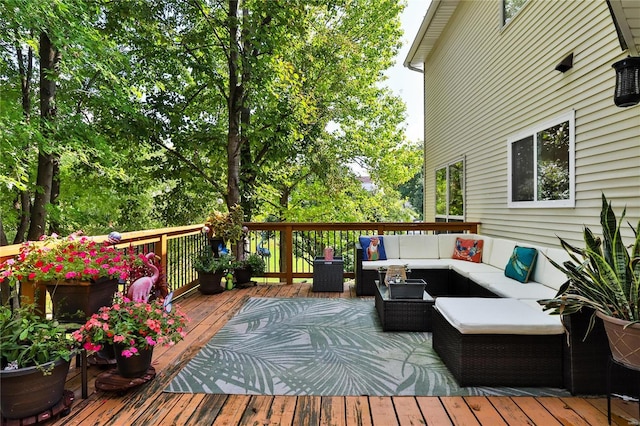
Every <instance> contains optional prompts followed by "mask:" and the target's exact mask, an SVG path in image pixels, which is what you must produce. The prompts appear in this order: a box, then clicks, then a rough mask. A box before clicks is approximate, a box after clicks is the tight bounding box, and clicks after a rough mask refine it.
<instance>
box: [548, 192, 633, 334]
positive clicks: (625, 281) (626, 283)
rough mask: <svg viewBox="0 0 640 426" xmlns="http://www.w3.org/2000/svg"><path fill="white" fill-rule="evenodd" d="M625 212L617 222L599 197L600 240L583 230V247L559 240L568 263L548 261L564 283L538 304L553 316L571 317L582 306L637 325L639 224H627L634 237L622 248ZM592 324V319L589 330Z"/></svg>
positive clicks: (604, 201) (589, 231) (586, 229)
mask: <svg viewBox="0 0 640 426" xmlns="http://www.w3.org/2000/svg"><path fill="white" fill-rule="evenodd" d="M625 212H626V209H624V210H623V212H622V216H621V217H620V221H617V220H616V215H615V213H614V211H613V208H612V207H611V203H608V202H607V199H606V197H605V196H604V194H603V195H602V211H601V213H600V224H601V225H602V239H601V238H600V237H597V236H595V235H594V234H593V232H591V230H590V229H589V228H587V227H585V229H584V242H585V248H577V247H574V246H573V245H571V244H569V243H568V242H566V241H565V240H563V239H562V238H560V244H561V245H562V247H563V248H564V249H565V250H566V252H567V253H568V254H569V256H570V258H571V260H570V261H566V262H564V264H563V265H560V264H558V263H557V262H554V261H553V260H552V259H549V261H550V262H551V263H552V264H553V265H554V266H555V267H556V268H558V269H559V270H561V271H562V272H564V273H565V274H566V275H567V277H568V281H567V282H566V283H565V284H563V285H562V287H561V288H560V290H559V292H558V294H557V295H556V297H555V298H553V299H549V300H541V301H539V303H540V304H542V305H544V306H545V309H553V311H552V313H555V314H572V313H574V312H577V311H578V310H580V309H581V308H582V307H583V306H584V307H589V308H592V309H593V310H594V311H596V312H598V311H599V312H601V313H603V314H605V315H608V316H611V317H614V318H618V319H622V320H626V321H630V322H631V323H638V322H640V312H639V311H640V297H639V287H640V221H638V225H637V226H636V228H633V226H632V225H631V224H630V223H629V226H630V227H631V229H632V231H633V235H634V236H635V237H634V242H633V244H632V245H631V246H630V248H627V247H625V245H624V242H623V241H622V237H621V236H620V227H621V226H622V222H623V219H624V216H625ZM594 313H595V312H594ZM593 324H594V317H592V319H591V324H590V327H589V330H591V328H592V327H593Z"/></svg>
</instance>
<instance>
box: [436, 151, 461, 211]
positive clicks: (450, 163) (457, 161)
mask: <svg viewBox="0 0 640 426" xmlns="http://www.w3.org/2000/svg"><path fill="white" fill-rule="evenodd" d="M460 162H462V188H461V191H462V215H461V216H460V215H451V214H449V210H450V209H449V205H450V200H449V193H450V192H451V191H450V190H449V182H450V176H449V168H450V167H451V166H452V165H454V164H456V163H460ZM442 169H445V179H446V180H447V188H446V201H445V202H446V205H447V212H446V213H445V214H438V212H437V211H434V217H435V218H437V219H445V220H446V221H447V222H448V221H450V220H451V219H453V220H462V221H464V220H465V219H464V218H465V216H466V211H467V164H466V161H465V156H464V155H463V156H462V157H458V158H456V159H455V160H452V161H449V162H447V163H445V164H442V165H440V166H439V167H436V168H435V170H434V182H435V184H436V191H435V198H436V199H435V207H436V208H437V206H438V190H437V187H438V170H442Z"/></svg>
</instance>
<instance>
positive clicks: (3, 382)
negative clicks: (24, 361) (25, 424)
mask: <svg viewBox="0 0 640 426" xmlns="http://www.w3.org/2000/svg"><path fill="white" fill-rule="evenodd" d="M49 364H54V365H55V367H54V368H53V371H52V372H51V374H47V375H44V374H43V373H42V371H41V370H39V369H38V368H37V367H27V368H19V369H17V370H2V371H0V389H2V391H1V392H0V411H1V412H2V416H3V417H6V418H8V419H22V418H25V417H30V416H35V415H37V414H40V413H42V412H44V411H46V410H48V409H49V408H51V407H53V406H54V405H56V404H57V403H58V401H60V400H61V399H62V395H63V392H64V384H65V381H66V379H67V373H68V372H69V361H65V360H63V359H59V360H57V361H55V362H51V363H49ZM49 364H45V365H44V366H43V367H44V368H47V367H48V366H49Z"/></svg>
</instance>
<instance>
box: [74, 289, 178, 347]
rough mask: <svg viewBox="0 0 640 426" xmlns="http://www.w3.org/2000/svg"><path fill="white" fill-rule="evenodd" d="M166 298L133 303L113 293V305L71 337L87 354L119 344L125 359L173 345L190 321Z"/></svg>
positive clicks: (103, 309)
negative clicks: (152, 349)
mask: <svg viewBox="0 0 640 426" xmlns="http://www.w3.org/2000/svg"><path fill="white" fill-rule="evenodd" d="M169 299H170V298H169V297H167V299H164V300H163V299H154V300H153V301H151V302H148V303H145V302H134V301H133V300H131V299H129V298H127V297H125V296H124V295H123V294H122V293H116V295H115V297H114V302H113V305H111V306H103V307H102V308H100V311H99V312H98V313H96V314H93V315H92V316H91V318H89V319H88V320H87V322H86V323H85V324H84V325H83V326H82V327H80V329H78V330H76V331H75V332H74V333H73V337H74V339H76V341H78V342H80V343H81V344H82V346H83V347H84V348H85V349H86V350H88V351H99V350H100V349H102V346H103V345H105V344H121V345H123V346H124V349H123V350H122V352H121V355H123V356H124V357H127V358H129V357H131V356H133V355H137V354H138V350H139V349H148V348H149V347H153V346H156V345H168V346H172V345H174V344H176V343H177V342H179V341H180V340H182V339H183V338H184V337H185V336H186V335H187V333H186V330H185V325H186V323H187V322H188V321H189V319H188V318H187V316H186V314H185V313H184V312H182V311H181V310H180V308H179V307H178V306H173V307H172V306H171V304H170V303H169V302H168V300H169ZM165 302H166V303H165Z"/></svg>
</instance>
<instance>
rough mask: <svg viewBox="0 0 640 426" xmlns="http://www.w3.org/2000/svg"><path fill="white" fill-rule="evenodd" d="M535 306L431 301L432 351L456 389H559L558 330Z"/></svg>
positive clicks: (484, 300) (489, 301)
mask: <svg viewBox="0 0 640 426" xmlns="http://www.w3.org/2000/svg"><path fill="white" fill-rule="evenodd" d="M535 303H536V302H535V301H522V300H518V299H493V298H451V297H439V298H436V303H435V307H434V312H433V318H432V320H433V348H434V350H435V351H436V353H437V354H438V355H439V356H440V358H441V359H442V361H443V362H444V364H445V365H446V366H447V368H449V370H450V371H451V373H452V374H453V376H454V377H455V379H456V380H457V381H458V383H459V384H460V386H521V387H536V386H549V387H562V384H563V376H562V348H563V338H564V329H563V327H562V323H561V322H560V318H558V317H557V316H551V315H547V314H546V313H544V312H542V310H541V309H539V308H537V307H536V306H533V305H535Z"/></svg>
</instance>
